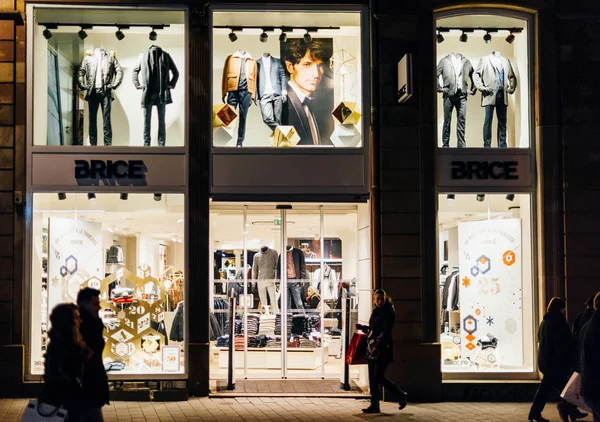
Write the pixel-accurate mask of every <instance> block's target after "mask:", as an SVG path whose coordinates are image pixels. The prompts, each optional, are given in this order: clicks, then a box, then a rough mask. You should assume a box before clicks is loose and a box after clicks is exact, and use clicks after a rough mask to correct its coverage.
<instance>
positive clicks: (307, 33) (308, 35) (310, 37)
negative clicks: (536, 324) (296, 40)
mask: <svg viewBox="0 0 600 422" xmlns="http://www.w3.org/2000/svg"><path fill="white" fill-rule="evenodd" d="M302 39H303V40H304V42H305V43H309V42H311V41H312V36H311V35H310V32H308V31H306V34H304V36H303V37H302Z"/></svg>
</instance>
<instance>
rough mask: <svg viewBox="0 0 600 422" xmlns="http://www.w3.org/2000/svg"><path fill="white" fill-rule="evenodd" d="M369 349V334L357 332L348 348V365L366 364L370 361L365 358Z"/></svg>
mask: <svg viewBox="0 0 600 422" xmlns="http://www.w3.org/2000/svg"><path fill="white" fill-rule="evenodd" d="M366 350H367V335H366V334H365V333H361V332H356V333H354V335H353V336H352V340H351V341H350V344H349V345H348V349H347V350H346V363H347V364H348V365H366V364H368V363H369V362H368V361H367V359H366V358H365V352H366Z"/></svg>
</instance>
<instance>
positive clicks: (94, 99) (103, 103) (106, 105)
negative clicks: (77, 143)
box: [88, 89, 112, 145]
mask: <svg viewBox="0 0 600 422" xmlns="http://www.w3.org/2000/svg"><path fill="white" fill-rule="evenodd" d="M111 103H112V96H111V91H110V89H107V90H106V91H96V89H93V90H92V92H91V93H90V96H89V97H88V106H89V108H90V109H89V112H90V116H89V122H90V128H89V135H90V145H98V122H97V120H98V108H100V107H102V126H103V128H104V145H112V125H111V123H110V110H111Z"/></svg>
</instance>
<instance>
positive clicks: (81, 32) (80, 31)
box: [77, 25, 92, 41]
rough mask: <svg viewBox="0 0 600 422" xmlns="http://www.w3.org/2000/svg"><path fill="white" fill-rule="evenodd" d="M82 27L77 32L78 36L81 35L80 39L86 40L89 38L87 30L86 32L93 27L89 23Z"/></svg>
mask: <svg viewBox="0 0 600 422" xmlns="http://www.w3.org/2000/svg"><path fill="white" fill-rule="evenodd" d="M80 28H81V29H80V30H79V32H77V36H78V37H79V39H80V40H82V41H83V40H85V39H86V38H87V36H88V35H87V32H85V30H86V29H91V28H92V27H91V26H89V25H85V26H81V27H80Z"/></svg>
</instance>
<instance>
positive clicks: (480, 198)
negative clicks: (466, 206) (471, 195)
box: [477, 193, 485, 202]
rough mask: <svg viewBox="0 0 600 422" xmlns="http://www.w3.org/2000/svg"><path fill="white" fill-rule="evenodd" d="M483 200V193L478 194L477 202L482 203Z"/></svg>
mask: <svg viewBox="0 0 600 422" xmlns="http://www.w3.org/2000/svg"><path fill="white" fill-rule="evenodd" d="M484 199H485V194H483V193H478V194H477V200H478V201H479V202H483V200H484Z"/></svg>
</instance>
